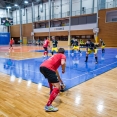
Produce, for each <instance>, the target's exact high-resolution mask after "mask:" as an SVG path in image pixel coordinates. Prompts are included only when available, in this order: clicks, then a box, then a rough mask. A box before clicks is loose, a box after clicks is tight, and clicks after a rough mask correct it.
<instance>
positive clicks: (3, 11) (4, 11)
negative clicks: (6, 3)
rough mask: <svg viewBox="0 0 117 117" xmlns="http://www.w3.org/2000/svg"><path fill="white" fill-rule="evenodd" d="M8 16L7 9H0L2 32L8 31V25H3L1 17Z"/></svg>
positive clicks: (0, 29)
mask: <svg viewBox="0 0 117 117" xmlns="http://www.w3.org/2000/svg"><path fill="white" fill-rule="evenodd" d="M2 17H7V13H6V10H3V9H0V32H7V27H6V26H3V25H1V18H2Z"/></svg>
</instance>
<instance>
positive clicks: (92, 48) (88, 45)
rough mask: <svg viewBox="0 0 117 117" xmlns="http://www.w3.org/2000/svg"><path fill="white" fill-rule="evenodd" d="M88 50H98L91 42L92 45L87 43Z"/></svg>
mask: <svg viewBox="0 0 117 117" xmlns="http://www.w3.org/2000/svg"><path fill="white" fill-rule="evenodd" d="M86 48H89V49H91V50H94V49H96V46H95V44H94V43H93V42H90V43H86Z"/></svg>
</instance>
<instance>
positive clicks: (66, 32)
mask: <svg viewBox="0 0 117 117" xmlns="http://www.w3.org/2000/svg"><path fill="white" fill-rule="evenodd" d="M50 35H51V36H68V31H58V32H51V33H50Z"/></svg>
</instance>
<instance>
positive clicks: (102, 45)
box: [100, 39, 106, 53]
mask: <svg viewBox="0 0 117 117" xmlns="http://www.w3.org/2000/svg"><path fill="white" fill-rule="evenodd" d="M100 44H101V48H102V53H104V52H105V46H106V45H105V43H104V41H103V40H102V39H100Z"/></svg>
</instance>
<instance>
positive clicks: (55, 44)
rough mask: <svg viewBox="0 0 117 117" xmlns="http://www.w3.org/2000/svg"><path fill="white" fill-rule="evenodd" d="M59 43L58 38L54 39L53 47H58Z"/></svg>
mask: <svg viewBox="0 0 117 117" xmlns="http://www.w3.org/2000/svg"><path fill="white" fill-rule="evenodd" d="M57 44H58V41H57V40H52V45H53V48H56V47H57Z"/></svg>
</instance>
